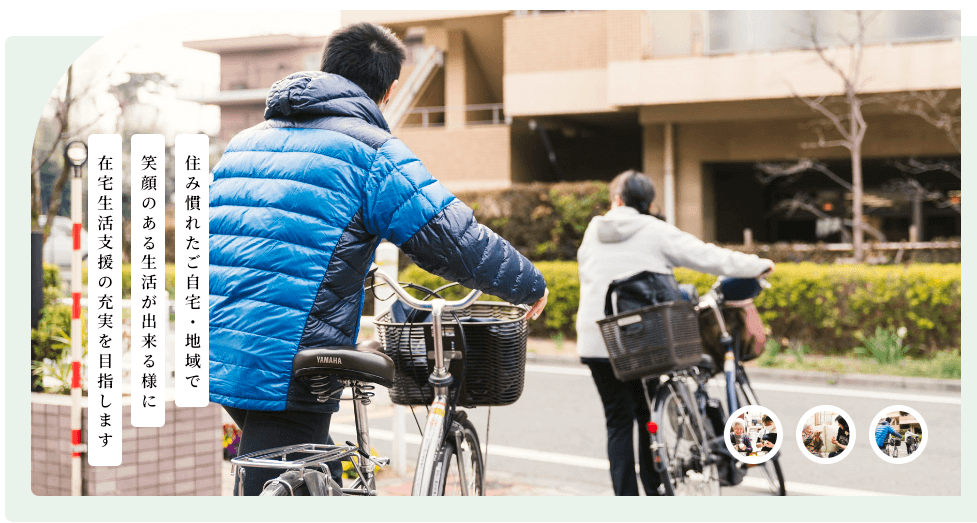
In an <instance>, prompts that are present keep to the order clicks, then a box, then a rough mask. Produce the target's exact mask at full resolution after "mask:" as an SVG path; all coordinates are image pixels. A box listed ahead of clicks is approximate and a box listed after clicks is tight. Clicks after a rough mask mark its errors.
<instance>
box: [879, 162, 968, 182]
mask: <svg viewBox="0 0 977 523" xmlns="http://www.w3.org/2000/svg"><path fill="white" fill-rule="evenodd" d="M893 166H895V168H896V169H899V170H900V171H902V172H904V173H906V174H910V175H913V176H915V175H917V174H923V173H927V172H933V171H943V172H947V173H950V174H952V175H954V176H956V177H957V178H960V163H959V162H947V161H938V162H935V163H923V162H921V161H919V160H917V159H915V158H910V159H909V160H908V161H907V162H906V163H902V162H898V161H896V162H893Z"/></svg>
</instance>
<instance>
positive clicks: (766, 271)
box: [757, 260, 777, 279]
mask: <svg viewBox="0 0 977 523" xmlns="http://www.w3.org/2000/svg"><path fill="white" fill-rule="evenodd" d="M767 261H768V262H770V268H769V269H767V270H765V271H763V272H762V273H760V276H757V278H760V279H763V278H766V277H767V276H770V275H771V274H773V271H774V269H776V268H777V264H775V263H774V262H773V261H771V260H767Z"/></svg>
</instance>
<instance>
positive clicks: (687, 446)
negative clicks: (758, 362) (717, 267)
mask: <svg viewBox="0 0 977 523" xmlns="http://www.w3.org/2000/svg"><path fill="white" fill-rule="evenodd" d="M761 282H762V283H761ZM763 285H769V284H767V283H766V282H765V281H763V280H757V279H723V278H720V279H719V280H718V281H717V282H716V284H715V285H713V287H712V288H711V289H710V291H709V292H708V293H707V294H706V295H705V296H704V297H702V298H701V299H700V298H699V296H698V293H697V292H695V289H694V287H692V286H685V285H683V286H682V292H683V293H684V294H686V298H687V301H686V300H678V301H673V302H667V303H664V304H660V305H653V306H650V307H643V308H640V309H635V310H631V311H627V312H622V313H619V314H616V315H614V316H611V317H609V318H605V319H604V320H600V321H598V324H599V325H600V327H601V331H602V333H603V335H604V341H605V342H606V344H607V347H608V352H609V354H610V360H611V364H612V367H613V368H614V372H615V375H617V377H618V379H620V380H622V381H625V380H630V379H641V380H642V384H643V386H644V390H645V399H646V401H647V402H648V406H649V410H650V411H651V421H650V422H649V423H648V426H647V427H646V428H647V430H648V432H649V433H650V435H651V446H652V452H653V455H654V456H655V466H656V470H657V472H658V473H659V475H660V476H661V479H662V485H663V488H664V491H665V494H667V495H672V496H675V495H719V494H720V487H721V485H722V484H723V483H727V484H735V483H738V482H739V481H738V480H739V479H740V478H739V477H733V476H735V475H741V474H744V473H745V472H746V471H747V470H748V469H750V468H759V469H760V470H761V472H762V473H763V475H764V477H765V478H766V479H767V485H768V487H769V490H770V492H771V494H773V495H778V496H785V495H786V494H787V490H786V485H785V483H784V475H783V470H782V468H781V465H780V462H779V460H778V459H777V457H776V456H774V457H773V458H771V459H769V460H767V461H766V462H764V463H762V464H759V465H745V464H742V463H739V462H737V461H735V460H734V458H732V456H731V455H730V454H729V451H728V450H727V449H726V447H725V443H724V440H723V438H725V437H727V436H726V435H725V434H720V432H722V430H723V429H724V427H725V421H726V419H727V417H728V413H732V412H734V411H736V410H737V409H738V408H739V407H740V406H741V405H759V404H760V403H759V401H758V400H757V397H756V394H755V393H754V391H753V387H752V386H751V385H750V381H749V378H748V377H747V375H746V371H745V369H744V368H743V366H742V364H741V362H740V359H739V353H740V345H741V344H742V343H743V340H740V339H738V338H734V337H733V336H731V335H730V334H729V332H728V331H727V327H726V322H725V320H724V318H723V314H722V309H723V305H725V304H726V303H727V301H728V302H734V301H744V300H751V299H753V298H755V297H756V296H757V295H758V294H759V292H760V290H761V289H762V287H763ZM704 310H711V311H713V313H714V314H715V315H716V318H717V321H718V324H719V327H720V334H721V335H720V343H721V345H722V346H723V348H724V350H725V360H724V363H723V373H724V375H725V378H726V387H725V392H726V398H725V399H726V407H727V408H728V409H729V410H728V411H724V410H723V406H722V404H721V403H720V402H719V401H718V400H714V399H712V398H710V397H709V394H708V392H707V387H708V382H709V380H710V379H711V377H712V375H713V374H714V371H715V370H716V367H715V362H714V360H713V358H712V357H711V356H709V355H708V354H704V353H703V351H702V341H701V338H700V335H699V323H698V318H697V313H698V312H699V311H704ZM651 384H657V387H655V388H656V389H657V390H656V392H655V393H654V397H652V396H651V393H650V390H649V385H651ZM690 385H694V389H692V388H690ZM730 467H735V470H730Z"/></svg>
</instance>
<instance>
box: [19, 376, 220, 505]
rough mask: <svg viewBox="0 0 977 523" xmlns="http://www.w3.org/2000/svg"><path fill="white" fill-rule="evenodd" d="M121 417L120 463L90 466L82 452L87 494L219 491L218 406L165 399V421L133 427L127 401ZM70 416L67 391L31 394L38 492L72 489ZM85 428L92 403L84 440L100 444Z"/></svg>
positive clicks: (203, 493)
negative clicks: (181, 405)
mask: <svg viewBox="0 0 977 523" xmlns="http://www.w3.org/2000/svg"><path fill="white" fill-rule="evenodd" d="M65 400H67V401H65ZM82 403H83V404H84V403H85V402H84V401H83V402H82ZM122 417H123V419H124V420H125V421H124V426H123V428H122V464H121V465H119V466H118V467H92V466H89V465H88V461H87V457H86V456H84V455H83V456H82V492H83V495H86V496H104V495H117V496H137V495H138V496H173V495H178V496H219V495H220V493H221V492H220V488H221V477H220V474H221V460H222V445H221V426H222V425H221V409H220V406H218V405H217V404H214V403H211V404H210V405H209V406H207V407H203V408H176V406H175V405H174V403H173V402H172V401H170V402H167V404H166V422H165V423H164V424H163V426H162V427H159V428H146V427H139V428H136V427H133V426H132V425H131V424H130V423H129V421H130V407H129V406H128V405H125V406H123V407H122ZM70 420H71V407H70V398H69V397H67V396H58V397H53V398H51V397H49V396H47V395H40V394H35V395H32V400H31V490H32V491H33V492H34V494H35V495H38V496H68V495H70V494H71V442H70V436H71V429H70ZM87 428H88V409H87V408H83V409H82V441H85V442H88V443H89V444H90V445H93V444H94V445H98V444H99V442H98V441H94V442H89V439H88V434H87V432H88V431H87Z"/></svg>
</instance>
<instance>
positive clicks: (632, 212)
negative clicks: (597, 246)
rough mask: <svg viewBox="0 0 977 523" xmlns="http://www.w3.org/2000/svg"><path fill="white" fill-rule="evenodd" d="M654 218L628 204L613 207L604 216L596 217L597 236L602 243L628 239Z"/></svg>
mask: <svg viewBox="0 0 977 523" xmlns="http://www.w3.org/2000/svg"><path fill="white" fill-rule="evenodd" d="M649 219H654V218H652V217H650V216H646V215H644V214H641V213H639V212H638V211H637V210H636V209H634V208H632V207H628V206H623V207H617V208H615V209H611V210H610V211H608V213H607V214H605V215H604V216H597V217H595V218H594V226H596V227H597V238H598V239H599V240H600V241H601V243H618V242H623V241H625V240H627V239H628V238H630V237H632V236H634V235H635V233H637V232H638V231H640V230H641V229H643V228H644V227H645V226H647V225H648V220H649Z"/></svg>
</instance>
